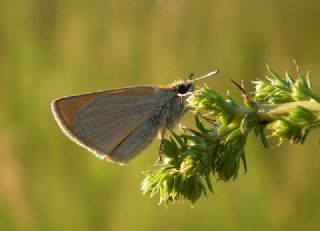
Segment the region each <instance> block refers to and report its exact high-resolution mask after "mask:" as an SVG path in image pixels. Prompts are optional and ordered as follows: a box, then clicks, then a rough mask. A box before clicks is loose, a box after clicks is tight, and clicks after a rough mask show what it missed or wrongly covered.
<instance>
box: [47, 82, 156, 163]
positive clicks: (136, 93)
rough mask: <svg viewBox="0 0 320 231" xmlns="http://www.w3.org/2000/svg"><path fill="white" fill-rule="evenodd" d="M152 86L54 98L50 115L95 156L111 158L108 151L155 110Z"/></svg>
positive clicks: (110, 159)
mask: <svg viewBox="0 0 320 231" xmlns="http://www.w3.org/2000/svg"><path fill="white" fill-rule="evenodd" d="M156 90H157V89H156V88H155V87H151V86H140V87H139V86H138V87H129V88H122V89H115V90H110V91H101V92H95V93H89V94H84V95H77V96H69V97H64V98H60V99H57V100H54V101H53V102H52V104H51V108H52V112H53V115H54V117H55V119H56V121H57V122H58V124H59V126H60V128H61V129H62V131H63V132H64V133H65V134H66V135H67V136H68V137H69V138H70V139H71V140H72V141H74V142H76V143H77V144H79V145H81V146H82V147H84V148H86V149H87V150H89V151H90V152H92V153H93V154H95V155H96V156H97V157H99V158H101V159H107V160H109V161H111V162H117V163H120V164H121V163H122V162H124V161H121V160H119V159H113V158H112V154H111V153H112V151H113V150H114V149H116V148H117V147H118V146H119V145H120V144H121V142H122V141H123V140H125V139H126V138H127V137H128V136H129V135H130V134H131V133H133V132H134V131H135V130H136V129H137V128H139V127H140V126H141V125H142V124H143V123H144V122H145V121H146V120H148V119H149V118H150V117H152V116H153V115H154V114H155V113H156V112H157V111H158V110H159V95H158V94H157V92H156Z"/></svg>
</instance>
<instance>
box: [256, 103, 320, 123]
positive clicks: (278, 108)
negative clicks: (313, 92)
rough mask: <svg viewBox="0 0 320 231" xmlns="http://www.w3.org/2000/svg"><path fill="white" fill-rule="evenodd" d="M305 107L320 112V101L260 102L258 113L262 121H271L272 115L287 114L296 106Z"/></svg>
mask: <svg viewBox="0 0 320 231" xmlns="http://www.w3.org/2000/svg"><path fill="white" fill-rule="evenodd" d="M299 106H300V107H304V108H306V109H308V110H310V111H313V112H317V113H319V114H320V103H318V102H313V101H297V102H289V103H283V104H258V105H257V108H258V113H259V118H260V119H261V121H265V122H271V121H273V118H272V116H280V115H287V114H289V112H290V111H291V110H293V109H294V108H296V107H299Z"/></svg>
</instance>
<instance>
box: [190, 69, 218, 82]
mask: <svg viewBox="0 0 320 231" xmlns="http://www.w3.org/2000/svg"><path fill="white" fill-rule="evenodd" d="M218 73H219V70H215V71H211V72H209V73H208V74H206V75H204V76H200V77H198V78H195V79H192V80H191V81H192V82H194V81H198V80H200V79H205V78H208V77H210V76H213V75H216V74H218Z"/></svg>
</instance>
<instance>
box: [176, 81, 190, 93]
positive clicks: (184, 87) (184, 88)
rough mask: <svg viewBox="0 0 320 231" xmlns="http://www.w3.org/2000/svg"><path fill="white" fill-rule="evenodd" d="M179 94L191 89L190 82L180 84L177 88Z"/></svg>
mask: <svg viewBox="0 0 320 231" xmlns="http://www.w3.org/2000/svg"><path fill="white" fill-rule="evenodd" d="M177 91H178V93H179V94H182V95H184V94H186V93H187V92H190V91H193V84H192V83H184V84H180V85H179V86H178V88H177Z"/></svg>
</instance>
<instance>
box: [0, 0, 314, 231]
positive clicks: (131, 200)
mask: <svg viewBox="0 0 320 231" xmlns="http://www.w3.org/2000/svg"><path fill="white" fill-rule="evenodd" d="M319 12H320V2H319V1H315V0H313V1H311V0H306V1H299V0H291V1H276V0H271V1H255V0H243V1H232V0H216V1H210V0H206V1H186V0H175V1H168V0H161V1H150V0H136V1H129V0H122V1H116V0H111V1H102V0H101V1H99V0H91V1H85V0H77V1H75V0H19V1H17V0H2V1H1V2H0V125H1V129H0V230H235V229H237V230H287V229H292V230H319V227H320V181H319V178H320V168H319V166H320V156H319V150H320V149H319V145H318V138H317V137H319V132H318V133H314V134H313V135H311V136H310V137H309V139H308V141H307V143H306V144H305V145H303V146H301V145H290V144H285V145H283V146H281V147H280V148H278V149H270V150H267V149H264V148H262V145H261V143H260V141H259V140H257V139H255V138H254V137H253V136H251V137H250V139H249V143H248V145H247V161H248V166H249V170H248V174H246V175H243V174H240V176H239V178H238V180H236V181H235V182H234V183H226V184H224V183H221V182H217V183H216V184H215V186H214V190H215V194H211V195H209V197H208V198H207V199H206V198H202V199H201V200H200V201H198V203H196V205H195V208H194V209H190V208H189V204H188V203H180V204H179V203H177V204H174V205H171V206H169V208H168V209H165V208H164V207H163V206H158V205H157V202H158V201H157V198H154V199H150V198H149V197H148V196H143V195H142V194H141V192H140V191H139V187H140V186H139V185H140V182H141V181H142V179H143V175H142V174H141V171H142V170H145V169H146V168H147V166H149V165H151V164H153V163H154V161H155V160H156V158H157V147H158V145H159V141H158V140H155V141H154V142H153V144H152V145H151V146H149V147H148V148H147V149H146V150H145V151H143V153H142V154H141V155H140V156H138V157H137V158H135V159H134V160H133V161H132V162H130V163H129V164H128V165H126V166H125V167H121V166H117V165H114V164H111V163H108V162H105V161H100V160H98V159H97V158H95V157H94V156H93V155H91V154H89V153H88V152H87V151H85V150H84V149H83V148H81V147H79V146H77V145H76V144H74V143H72V142H71V141H70V140H69V139H67V138H66V136H64V135H63V134H62V132H61V131H60V130H59V128H58V126H57V124H56V123H55V121H54V119H53V117H52V114H51V111H50V102H51V101H52V100H53V99H55V98H58V97H61V96H65V95H71V94H78V93H85V92H90V91H95V90H102V89H112V88H117V87H124V86H132V85H144V84H152V85H158V84H160V85H161V84H168V83H170V82H172V81H173V80H175V79H176V78H178V77H180V78H184V77H185V76H187V75H188V74H189V73H191V72H192V73H195V74H196V75H201V74H205V73H207V72H209V71H211V70H214V69H216V68H217V69H220V70H221V74H220V75H219V77H218V78H214V79H210V80H206V82H207V84H208V85H210V86H212V87H215V88H216V89H217V90H219V91H220V92H221V93H223V94H225V93H226V91H227V89H229V90H230V92H231V94H232V95H234V96H235V98H237V99H240V96H239V95H240V94H239V92H238V90H237V89H236V88H235V87H234V86H233V85H232V84H231V83H230V81H229V78H232V79H234V80H236V81H238V82H240V81H241V80H242V79H243V80H244V84H245V86H246V87H247V89H248V90H253V89H252V85H251V83H250V81H252V80H253V79H254V78H256V77H259V78H263V77H264V76H265V73H266V68H265V65H266V63H268V64H270V65H271V66H272V67H273V68H274V69H275V70H276V71H278V72H280V73H283V72H284V71H285V69H287V70H289V71H291V72H293V71H294V67H293V64H292V58H295V59H296V60H297V62H298V63H299V64H300V65H301V66H302V67H303V68H304V70H305V71H308V70H311V71H312V72H311V79H312V81H313V82H314V83H315V89H316V92H318V93H319V92H320V87H319V86H320V80H319V78H318V77H317V76H320V65H319V64H320V27H319V20H320V14H319ZM198 84H200V85H201V84H203V82H200V83H198ZM183 123H184V124H187V125H189V126H191V125H192V116H191V115H188V116H186V118H185V119H184V121H183Z"/></svg>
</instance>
